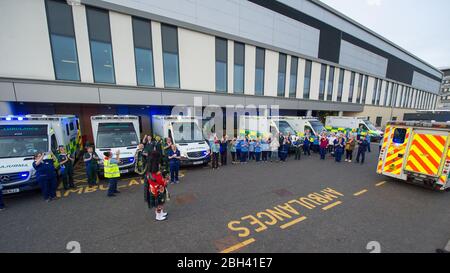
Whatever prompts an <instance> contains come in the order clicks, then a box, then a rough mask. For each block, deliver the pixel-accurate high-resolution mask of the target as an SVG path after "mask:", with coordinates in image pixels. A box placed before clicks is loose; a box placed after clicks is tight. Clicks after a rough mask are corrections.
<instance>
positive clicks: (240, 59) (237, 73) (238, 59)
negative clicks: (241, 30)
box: [233, 42, 245, 94]
mask: <svg viewBox="0 0 450 273" xmlns="http://www.w3.org/2000/svg"><path fill="white" fill-rule="evenodd" d="M244 68H245V45H244V44H242V43H238V42H234V69H233V81H234V84H233V89H234V93H235V94H243V93H244V83H245V82H244V78H245V74H244V73H245V69H244Z"/></svg>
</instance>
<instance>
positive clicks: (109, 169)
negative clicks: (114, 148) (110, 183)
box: [103, 159, 120, 178]
mask: <svg viewBox="0 0 450 273" xmlns="http://www.w3.org/2000/svg"><path fill="white" fill-rule="evenodd" d="M103 166H104V171H105V177H106V178H116V177H120V171H119V165H117V164H112V163H110V162H109V159H105V160H104V161H103Z"/></svg>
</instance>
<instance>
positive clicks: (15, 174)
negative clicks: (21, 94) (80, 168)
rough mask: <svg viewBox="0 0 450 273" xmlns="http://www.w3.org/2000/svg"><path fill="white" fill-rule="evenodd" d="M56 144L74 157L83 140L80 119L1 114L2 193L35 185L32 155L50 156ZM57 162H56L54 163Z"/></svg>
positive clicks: (0, 173) (55, 150) (34, 186)
mask: <svg viewBox="0 0 450 273" xmlns="http://www.w3.org/2000/svg"><path fill="white" fill-rule="evenodd" d="M59 146H64V147H66V151H67V152H68V153H70V154H71V155H72V156H73V157H75V159H77V158H79V156H80V152H81V147H82V141H81V131H80V125H79V120H78V118H77V117H76V116H74V115H37V114H33V115H25V116H0V183H1V184H2V185H3V194H11V193H17V192H22V191H26V190H32V189H35V188H38V185H37V181H36V171H35V170H34V168H33V165H32V164H33V162H34V159H33V156H34V154H35V153H37V152H41V153H45V154H47V156H49V157H50V155H51V153H50V152H52V153H53V154H56V153H57V149H58V147H59ZM58 165H59V164H58V162H57V161H56V162H55V166H56V167H57V166H58Z"/></svg>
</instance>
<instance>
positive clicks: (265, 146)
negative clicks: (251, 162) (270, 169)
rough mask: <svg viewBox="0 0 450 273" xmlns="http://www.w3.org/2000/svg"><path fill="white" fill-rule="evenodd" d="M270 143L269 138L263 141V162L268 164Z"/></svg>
mask: <svg viewBox="0 0 450 273" xmlns="http://www.w3.org/2000/svg"><path fill="white" fill-rule="evenodd" d="M269 150H270V148H269V143H268V140H267V138H263V139H262V140H261V156H262V161H263V162H267V155H268V153H269Z"/></svg>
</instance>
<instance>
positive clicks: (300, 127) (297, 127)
mask: <svg viewBox="0 0 450 273" xmlns="http://www.w3.org/2000/svg"><path fill="white" fill-rule="evenodd" d="M271 118H272V120H274V121H278V124H279V122H280V121H284V122H287V123H288V124H289V125H290V126H291V127H292V129H293V130H294V131H295V132H296V133H297V135H299V136H304V134H305V131H306V130H309V131H310V132H311V134H312V135H313V136H319V135H320V134H321V133H322V132H324V131H325V132H326V131H327V130H326V129H325V127H324V126H323V124H322V122H320V121H319V119H318V118H316V117H309V116H304V117H296V116H280V117H274V116H272V117H271Z"/></svg>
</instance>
